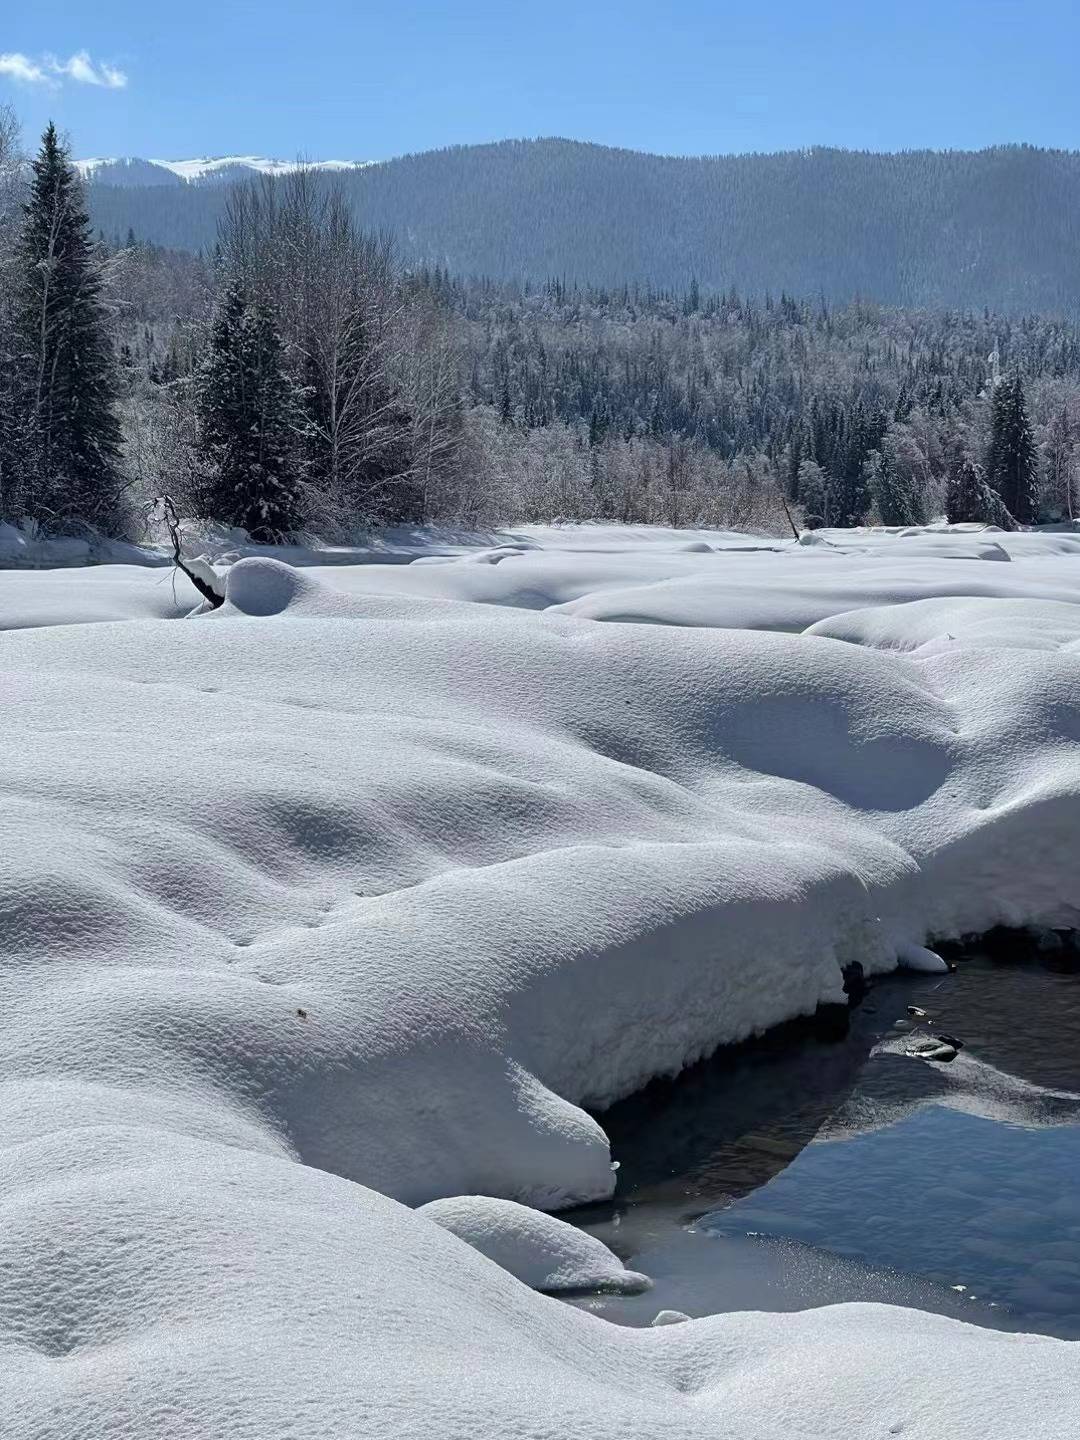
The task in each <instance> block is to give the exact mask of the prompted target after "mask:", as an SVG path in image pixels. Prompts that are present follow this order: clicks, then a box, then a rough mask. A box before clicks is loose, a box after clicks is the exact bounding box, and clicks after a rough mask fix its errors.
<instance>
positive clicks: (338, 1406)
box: [0, 527, 1080, 1437]
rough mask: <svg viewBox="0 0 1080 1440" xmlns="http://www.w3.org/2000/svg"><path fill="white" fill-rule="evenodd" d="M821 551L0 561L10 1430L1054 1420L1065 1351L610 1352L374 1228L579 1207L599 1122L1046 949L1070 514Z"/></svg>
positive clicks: (1059, 910)
mask: <svg viewBox="0 0 1080 1440" xmlns="http://www.w3.org/2000/svg"><path fill="white" fill-rule="evenodd" d="M821 539H822V541H823V543H820V544H816V545H813V546H806V547H794V546H788V547H787V548H786V549H784V550H777V549H775V548H773V547H774V545H775V542H769V544H768V545H761V544H760V543H759V542H753V541H749V542H748V539H747V537H744V536H730V535H720V534H717V535H714V536H706V535H704V534H701V535H697V534H695V535H694V536H692V537H688V536H686V535H685V534H680V533H679V532H657V531H651V532H636V531H633V530H628V531H618V530H616V529H614V528H612V527H608V528H606V529H605V528H604V527H588V528H586V529H582V530H574V529H572V528H570V527H567V528H566V529H562V530H547V531H541V530H535V531H532V532H530V533H529V535H528V537H527V543H526V542H525V541H524V540H520V541H519V543H518V544H517V545H509V546H508V545H501V546H499V547H496V548H495V549H488V550H472V551H470V550H466V551H465V552H464V553H462V554H460V555H456V556H455V555H450V554H440V555H432V556H431V557H430V558H428V559H426V560H425V562H424V563H421V564H412V565H401V564H389V565H380V564H377V563H366V564H363V565H358V566H349V565H335V566H333V567H332V568H327V569H322V570H318V571H316V570H313V569H305V570H302V571H301V570H296V569H292V568H289V567H288V566H285V565H282V564H281V563H280V562H277V561H275V560H271V559H265V558H258V557H255V558H249V559H246V560H242V561H240V562H238V563H237V564H235V565H233V566H232V568H231V569H230V570H229V572H228V598H227V601H226V604H225V606H224V607H223V608H222V609H221V610H219V611H216V612H214V613H213V614H212V615H198V616H195V617H194V618H191V619H190V620H184V621H182V623H169V624H163V623H162V620H163V619H165V618H168V617H177V616H180V615H183V614H184V613H186V611H188V610H191V609H193V608H194V604H195V598H197V597H194V596H193V595H192V594H191V592H190V591H189V592H187V593H185V588H184V582H180V581H178V582H176V585H175V590H174V588H173V582H172V579H171V577H168V578H166V574H164V573H163V572H162V571H160V570H154V569H147V568H143V569H138V568H136V567H123V566H104V567H99V568H96V569H92V570H80V571H72V570H68V571H63V572H49V571H40V572H34V571H20V572H4V573H0V605H2V607H3V610H4V615H5V619H4V621H3V622H0V623H6V624H7V625H9V626H11V625H13V624H14V625H15V627H16V628H9V629H8V630H7V633H5V634H4V635H3V636H2V637H0V646H2V653H3V660H2V668H3V672H4V676H3V693H4V694H5V696H6V697H7V700H8V707H7V718H8V723H9V732H10V734H11V740H12V744H11V758H10V761H9V764H8V766H7V767H6V777H5V792H6V799H5V805H4V807H3V809H2V811H0V817H2V823H3V824H4V827H5V835H6V839H7V851H6V853H7V855H8V856H9V857H10V860H9V865H8V867H7V873H6V874H5V875H4V877H3V894H2V903H3V906H4V910H5V914H6V915H7V921H6V924H5V927H4V929H3V932H2V934H0V948H2V952H3V961H4V963H3V967H2V970H0V975H2V978H0V987H2V1000H3V1008H2V1010H0V1017H2V1018H0V1053H2V1054H3V1056H4V1059H3V1062H2V1065H0V1085H2V1093H3V1096H4V1100H5V1105H4V1109H5V1113H6V1115H7V1117H8V1119H7V1126H6V1130H7V1133H6V1136H5V1143H4V1149H3V1151H2V1156H3V1161H2V1164H3V1171H2V1173H3V1182H2V1187H0V1204H2V1206H3V1216H2V1217H0V1218H2V1221H3V1229H2V1231H0V1234H2V1235H3V1239H2V1240H0V1249H2V1251H3V1259H4V1261H5V1265H6V1268H5V1269H4V1270H3V1272H2V1273H3V1275H4V1276H5V1277H7V1278H6V1279H5V1280H4V1281H3V1283H2V1284H0V1351H2V1352H3V1353H4V1356H5V1362H6V1369H7V1374H6V1376H5V1377H4V1378H3V1379H2V1380H0V1402H2V1407H0V1413H3V1414H5V1417H6V1427H5V1433H8V1429H7V1427H10V1433H12V1434H13V1435H16V1436H18V1435H23V1434H25V1435H27V1436H29V1435H32V1434H33V1435H41V1434H47V1435H53V1434H56V1435H57V1436H60V1435H64V1434H67V1433H76V1432H77V1430H78V1424H77V1423H76V1422H77V1421H78V1422H79V1423H82V1424H83V1425H84V1426H86V1427H89V1431H90V1433H102V1430H103V1427H106V1428H107V1427H108V1426H110V1425H111V1426H112V1428H111V1429H110V1430H109V1433H117V1434H123V1433H128V1432H130V1433H133V1434H134V1433H150V1434H154V1435H158V1434H160V1435H168V1434H173V1433H177V1434H179V1433H184V1434H185V1435H190V1434H195V1435H203V1434H206V1435H207V1436H209V1435H211V1434H214V1435H219V1434H222V1433H231V1429H230V1427H231V1425H232V1424H233V1422H232V1421H231V1420H229V1419H228V1418H227V1417H228V1415H229V1413H230V1406H231V1401H230V1399H229V1397H230V1395H235V1394H241V1395H242V1396H243V1397H244V1402H243V1407H242V1416H243V1420H244V1423H246V1424H249V1425H252V1426H256V1427H257V1428H258V1430H259V1433H260V1435H264V1436H268V1435H276V1434H285V1433H286V1430H285V1428H284V1424H285V1421H284V1420H283V1418H282V1417H283V1415H285V1414H286V1413H287V1414H289V1415H292V1413H293V1411H294V1410H295V1408H296V1406H297V1403H299V1402H302V1403H303V1405H304V1406H305V1407H307V1408H306V1410H305V1415H306V1417H307V1418H306V1419H305V1420H304V1422H303V1424H304V1426H305V1427H307V1428H304V1429H303V1431H302V1432H300V1433H303V1434H309V1433H310V1434H311V1435H312V1436H313V1437H314V1436H315V1435H324V1434H328V1433H335V1429H344V1430H353V1431H355V1432H356V1433H361V1434H365V1435H366V1434H372V1435H376V1434H383V1433H385V1434H403V1433H407V1434H409V1435H410V1436H411V1435H427V1434H431V1435H432V1436H434V1435H436V1434H437V1435H439V1436H446V1435H462V1436H464V1435H482V1434H491V1433H513V1434H521V1435H530V1434H534V1433H535V1434H540V1433H556V1432H558V1433H567V1434H569V1433H578V1431H580V1432H581V1433H588V1434H590V1435H596V1436H603V1435H608V1434H611V1435H615V1434H621V1435H625V1434H630V1433H633V1434H642V1435H644V1434H650V1435H651V1434H657V1435H659V1434H664V1435H669V1436H670V1435H676V1436H677V1435H688V1436H689V1435H704V1434H714V1433H716V1425H717V1424H718V1423H721V1422H723V1423H727V1424H730V1425H731V1426H733V1428H734V1431H735V1432H736V1433H739V1434H740V1435H744V1436H759V1435H760V1436H762V1437H765V1436H770V1437H771V1436H779V1435H781V1434H785V1433H790V1430H791V1425H792V1424H793V1423H794V1417H795V1416H796V1415H798V1416H799V1417H800V1423H809V1421H808V1420H807V1419H806V1417H807V1416H815V1417H816V1419H815V1421H814V1423H815V1424H817V1425H819V1427H820V1433H838V1434H853V1433H872V1432H871V1431H869V1430H868V1429H867V1427H868V1426H871V1425H877V1426H884V1429H883V1431H882V1433H885V1432H886V1431H887V1430H888V1425H887V1424H885V1421H886V1420H888V1422H889V1424H892V1423H894V1422H895V1423H903V1425H904V1427H905V1429H904V1433H905V1434H911V1435H917V1436H918V1435H927V1436H929V1435H931V1434H934V1435H935V1436H936V1435H937V1434H940V1433H941V1429H942V1426H944V1427H945V1428H946V1429H947V1430H948V1431H949V1432H950V1433H952V1434H954V1435H960V1436H963V1435H971V1436H976V1435H979V1436H980V1437H981V1436H983V1435H985V1434H987V1433H1004V1431H1003V1429H1002V1426H1006V1428H1007V1425H1008V1424H1011V1425H1012V1428H1013V1431H1014V1432H1015V1433H1021V1434H1024V1435H1025V1436H1026V1435H1031V1436H1033V1437H1057V1436H1059V1435H1060V1436H1062V1437H1064V1436H1065V1434H1066V1433H1068V1432H1067V1429H1066V1426H1067V1424H1071V1415H1072V1402H1071V1399H1070V1394H1071V1393H1073V1392H1072V1389H1071V1387H1075V1385H1076V1382H1077V1379H1080V1357H1078V1353H1077V1351H1076V1350H1075V1349H1074V1347H1071V1346H1069V1345H1066V1344H1064V1343H1062V1342H1055V1341H1050V1340H1043V1339H1041V1338H1040V1339H1035V1338H1033V1337H1015V1336H998V1335H987V1334H986V1332H969V1330H968V1328H967V1327H965V1326H962V1325H958V1324H955V1323H953V1322H948V1321H943V1320H938V1319H935V1318H934V1317H929V1316H922V1315H919V1316H915V1315H914V1312H904V1311H899V1310H893V1311H890V1310H887V1309H885V1308H884V1307H876V1306H867V1307H863V1306H856V1307H847V1306H845V1307H840V1308H837V1309H833V1310H826V1311H819V1312H808V1313H806V1314H803V1315H798V1316H788V1317H782V1318H781V1317H762V1316H746V1315H743V1316H738V1315H737V1316H726V1317H716V1318H714V1319H709V1320H703V1321H696V1322H693V1323H692V1324H691V1325H675V1326H671V1327H669V1328H668V1327H665V1328H664V1329H663V1330H661V1331H656V1332H653V1333H651V1334H644V1335H635V1336H627V1335H626V1333H625V1332H616V1331H615V1330H614V1327H609V1326H607V1325H606V1324H605V1323H604V1322H601V1321H598V1320H596V1319H594V1318H593V1317H590V1316H586V1315H578V1314H574V1313H572V1312H569V1311H566V1310H563V1309H560V1308H559V1307H558V1306H557V1304H556V1302H554V1301H551V1300H549V1299H547V1298H545V1297H542V1296H537V1295H535V1294H533V1293H532V1292H530V1291H529V1290H527V1289H525V1288H524V1287H523V1286H521V1285H520V1284H518V1282H516V1281H514V1280H513V1279H512V1278H511V1277H510V1276H508V1275H505V1274H504V1273H503V1272H502V1271H500V1270H499V1269H497V1268H496V1267H495V1266H494V1265H493V1264H492V1263H491V1262H490V1261H487V1260H485V1259H483V1258H482V1257H481V1256H479V1255H476V1254H475V1253H474V1252H473V1251H472V1250H471V1249H470V1248H469V1247H468V1246H467V1245H465V1244H464V1243H463V1242H462V1241H460V1240H459V1239H458V1238H457V1237H456V1236H454V1235H450V1234H446V1233H445V1232H444V1231H442V1230H441V1229H440V1228H439V1227H438V1226H436V1225H435V1224H433V1223H432V1222H431V1221H430V1220H428V1219H425V1218H424V1217H423V1216H418V1215H415V1214H410V1213H409V1212H408V1211H407V1210H405V1209H403V1208H402V1206H401V1205H400V1204H398V1203H396V1202H399V1201H403V1202H405V1203H406V1204H407V1205H410V1206H415V1205H419V1204H422V1203H424V1202H427V1201H433V1200H438V1199H440V1198H442V1197H453V1196H461V1195H471V1194H486V1195H491V1196H495V1197H504V1198H506V1199H509V1200H517V1201H525V1202H527V1203H528V1204H531V1205H533V1206H540V1207H544V1208H558V1207H561V1206H565V1205H567V1204H570V1203H573V1202H575V1201H579V1200H586V1199H596V1198H602V1197H604V1196H605V1195H607V1194H609V1193H610V1190H611V1187H612V1171H611V1168H610V1165H611V1159H612V1157H611V1155H610V1153H609V1148H608V1144H607V1139H606V1137H605V1135H604V1133H603V1131H602V1129H601V1127H600V1124H598V1123H597V1121H596V1120H595V1119H594V1118H592V1116H591V1115H589V1114H588V1113H586V1109H585V1108H583V1107H588V1108H589V1109H596V1108H599V1107H602V1106H604V1105H605V1104H608V1103H610V1102H611V1101H613V1100H615V1099H618V1098H620V1097H621V1096H624V1095H627V1094H629V1093H631V1092H633V1091H634V1090H636V1089H638V1088H640V1087H641V1086H642V1085H643V1084H645V1083H646V1082H647V1081H648V1080H650V1079H651V1078H653V1077H655V1076H658V1075H670V1074H674V1073H677V1072H678V1071H679V1070H680V1069H681V1068H683V1067H684V1066H686V1065H688V1064H690V1063H692V1062H693V1061H694V1060H696V1059H699V1058H700V1057H701V1056H703V1055H705V1054H707V1053H710V1052H711V1051H712V1050H714V1049H716V1047H717V1046H718V1045H721V1044H727V1043H732V1042H735V1041H739V1040H742V1039H745V1038H746V1037H748V1036H750V1035H753V1034H755V1033H760V1032H761V1031H762V1030H764V1029H767V1028H768V1027H769V1026H771V1025H774V1024H777V1023H780V1022H782V1021H785V1020H788V1019H790V1018H791V1017H793V1016H797V1015H805V1014H810V1013H812V1012H813V1010H814V1008H815V1007H816V1006H817V1005H819V1004H822V1003H825V1004H829V1003H843V1001H844V994H843V982H842V970H843V967H844V966H845V965H847V964H849V963H850V962H852V961H858V962H859V963H860V964H862V965H863V966H864V968H865V970H866V971H867V973H875V972H881V971H885V970H888V969H891V968H892V967H894V966H895V964H896V963H897V959H898V956H899V955H901V954H903V953H904V952H905V951H908V950H910V948H911V947H918V946H921V945H924V944H925V943H926V942H927V941H928V939H929V938H930V937H932V936H939V937H948V936H959V935H962V934H966V933H971V932H979V931H985V930H988V929H990V928H992V927H993V926H995V925H1001V924H1004V925H1037V926H1047V927H1053V926H1060V927H1063V928H1072V927H1074V926H1075V925H1076V924H1077V919H1078V916H1080V895H1078V894H1077V890H1076V879H1075V877H1076V874H1077V862H1078V860H1080V839H1078V838H1077V837H1078V835H1080V827H1078V825H1077V820H1078V818H1080V666H1078V664H1077V661H1078V657H1080V603H1078V601H1080V537H1076V536H1073V535H1066V534H1060V535H1052V534H1047V535H1037V534H1031V535H1008V536H1004V535H988V534H975V533H971V532H965V531H962V530H961V531H959V532H957V531H951V532H950V531H942V530H938V531H929V532H925V533H905V534H902V535H895V534H894V535H887V534H881V533H879V534H874V533H871V532H849V533H848V534H840V533H839V532H829V533H827V534H824V535H822V537H821ZM748 544H750V545H751V546H752V547H753V546H754V545H755V544H758V548H749V549H748V548H747V545H748ZM163 582H164V583H163ZM86 619H91V620H95V621H97V622H98V623H95V624H92V625H87V624H84V623H80V621H83V620H86ZM627 620H632V621H636V622H639V623H631V624H628V623H625V622H626V621H627ZM612 622H617V623H612ZM618 622H622V623H618ZM643 622H651V623H643ZM615 1158H617V1157H615ZM296 1162H300V1163H299V1164H298V1163H296ZM376 1192H382V1193H381V1194H377V1193H376ZM465 1332H467V1335H468V1339H469V1341H470V1345H471V1346H473V1347H474V1349H473V1351H472V1352H471V1353H480V1354H483V1355H484V1356H485V1357H486V1365H487V1367H488V1368H485V1365H484V1363H481V1364H480V1365H477V1364H476V1363H475V1362H474V1361H473V1360H472V1359H470V1360H468V1361H467V1362H463V1359H462V1356H463V1355H464V1353H465V1351H464V1350H463V1348H462V1347H463V1338H464V1333H465ZM796 1342H797V1343H798V1345H799V1346H800V1347H802V1348H801V1352H800V1353H799V1355H798V1358H797V1360H796V1359H794V1358H793V1357H794V1356H795V1352H794V1351H793V1350H792V1348H791V1347H792V1345H793V1344H794V1343H796ZM991 1356H992V1357H993V1359H992V1360H991V1359H990V1357H991ZM223 1357H224V1358H223ZM808 1357H816V1358H808ZM463 1363H465V1364H466V1369H467V1373H464V1374H463V1373H462V1365H463ZM840 1365H842V1366H843V1369H844V1379H843V1383H839V1381H838V1380H837V1375H836V1372H837V1367H838V1366H840ZM762 1366H764V1367H765V1369H764V1378H763V1377H762V1371H761V1367H762ZM279 1371H287V1372H288V1373H289V1379H290V1385H291V1387H292V1389H291V1393H292V1395H293V1397H294V1398H293V1403H292V1404H291V1405H290V1404H289V1402H288V1401H287V1399H286V1392H285V1391H284V1390H283V1388H282V1387H283V1384H284V1377H283V1375H282V1374H280V1373H279ZM796 1371H798V1375H799V1378H798V1380H797V1381H796ZM991 1371H992V1378H989V1375H990V1372H991ZM808 1372H809V1373H816V1374H818V1375H819V1376H820V1378H821V1382H822V1383H821V1387H820V1389H817V1388H815V1386H814V1385H812V1384H810V1383H809V1381H808V1378H807V1376H808ZM376 1377H378V1378H377V1379H376ZM755 1377H756V1378H755ZM900 1392H902V1393H900ZM435 1393H439V1394H440V1396H441V1400H440V1406H439V1409H438V1411H437V1412H436V1411H434V1410H433V1409H432V1406H431V1397H432V1396H433V1395H434V1394H435ZM27 1395H34V1396H35V1399H34V1400H33V1402H32V1403H31V1404H30V1405H29V1407H27V1405H26V1399H25V1397H26V1396H27ZM448 1395H449V1396H450V1397H451V1398H449V1399H447V1396H448ZM152 1397H153V1398H152ZM160 1397H165V1398H160ZM140 1406H150V1407H153V1409H154V1413H155V1414H160V1417H161V1418H160V1419H159V1420H156V1421H155V1422H154V1425H153V1426H151V1427H146V1426H144V1428H143V1429H141V1430H138V1429H137V1428H136V1429H132V1428H131V1427H132V1426H133V1425H134V1426H137V1423H138V1422H137V1420H136V1418H135V1417H137V1416H138V1415H139V1414H140V1410H139V1407H140ZM161 1406H165V1407H166V1408H165V1409H164V1410H161V1409H160V1407H161ZM285 1406H288V1410H287V1411H286V1410H285V1409H283V1408H282V1407H285ZM45 1407H48V1412H49V1413H52V1414H54V1415H59V1416H61V1417H62V1418H61V1419H60V1420H59V1421H58V1422H56V1423H55V1424H53V1426H52V1428H50V1426H49V1422H47V1421H46V1419H45V1415H46V1413H47V1412H46V1408H45ZM627 1407H629V1408H627ZM673 1407H674V1408H673ZM785 1415H787V1416H788V1418H787V1420H785V1418H784V1417H785ZM122 1417H127V1418H126V1419H124V1418H122ZM830 1426H831V1427H833V1428H832V1429H829V1428H828V1427H830ZM125 1427H126V1428H125ZM560 1427H561V1429H560ZM811 1428H813V1427H812V1426H811ZM289 1433H298V1432H289ZM816 1433H817V1432H816Z"/></svg>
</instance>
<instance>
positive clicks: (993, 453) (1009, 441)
mask: <svg viewBox="0 0 1080 1440" xmlns="http://www.w3.org/2000/svg"><path fill="white" fill-rule="evenodd" d="M986 474H987V479H988V481H989V483H990V485H991V486H992V488H993V489H994V490H996V491H997V493H998V495H999V496H1000V497H1001V501H1002V503H1003V505H1004V506H1005V508H1006V510H1008V512H1009V514H1010V515H1012V516H1013V518H1014V519H1015V520H1017V521H1019V523H1020V524H1021V525H1033V524H1034V523H1035V521H1036V520H1037V519H1038V512H1039V475H1038V464H1037V460H1036V455H1035V441H1034V440H1033V439H1032V435H1031V423H1030V421H1029V420H1028V413H1027V400H1026V398H1025V395H1024V382H1023V380H1022V379H1021V377H1020V372H1019V370H1015V371H1013V373H1012V375H1011V376H1006V378H1005V379H1004V380H1002V381H1001V382H1000V383H999V384H998V385H997V386H996V387H995V389H994V402H993V422H992V431H991V437H990V450H989V453H988V455H987V459H986Z"/></svg>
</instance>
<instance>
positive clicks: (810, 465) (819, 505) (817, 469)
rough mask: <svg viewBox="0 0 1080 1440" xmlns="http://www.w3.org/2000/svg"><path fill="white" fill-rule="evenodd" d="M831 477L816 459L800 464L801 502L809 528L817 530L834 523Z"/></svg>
mask: <svg viewBox="0 0 1080 1440" xmlns="http://www.w3.org/2000/svg"><path fill="white" fill-rule="evenodd" d="M830 498H831V497H830V490H829V477H828V476H827V475H826V474H825V471H824V470H823V469H822V468H821V466H820V465H819V464H818V463H817V461H816V460H809V459H807V460H804V461H803V462H802V464H801V465H800V466H799V503H800V504H801V505H802V507H803V513H804V517H805V525H806V528H807V529H808V530H817V529H819V528H820V527H821V526H822V525H829V524H831V523H832V520H831V517H830V514H829V510H830V504H829V502H830Z"/></svg>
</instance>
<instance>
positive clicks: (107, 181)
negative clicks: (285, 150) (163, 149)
mask: <svg viewBox="0 0 1080 1440" xmlns="http://www.w3.org/2000/svg"><path fill="white" fill-rule="evenodd" d="M74 163H75V168H76V169H77V170H78V171H79V173H80V174H81V175H82V177H83V179H85V180H93V181H94V182H95V183H98V184H102V185H124V186H142V185H183V184H189V185H190V184H199V183H204V182H205V183H208V184H214V183H226V182H228V181H232V180H246V179H249V178H250V177H251V176H252V175H288V174H290V173H291V172H292V171H294V170H299V169H301V168H302V167H304V168H307V169H309V170H328V171H344V170H359V169H361V168H363V166H365V165H368V164H370V163H372V162H370V161H367V160H310V161H301V160H273V159H268V158H267V157H266V156H264V155H215V156H202V157H201V158H199V159H197V160H142V159H139V158H137V157H134V156H132V157H125V158H111V159H100V158H99V159H91V160H76V161H75V162H74Z"/></svg>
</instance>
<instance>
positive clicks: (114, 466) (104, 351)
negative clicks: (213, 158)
mask: <svg viewBox="0 0 1080 1440" xmlns="http://www.w3.org/2000/svg"><path fill="white" fill-rule="evenodd" d="M16 265H17V278H16V288H17V295H16V300H15V307H16V363H17V369H18V393H17V401H16V408H17V415H16V418H15V424H16V426H17V428H18V431H19V442H20V449H21V451H22V456H23V467H22V468H23V474H22V476H21V480H22V485H21V490H22V494H21V500H22V504H23V506H24V508H25V510H26V511H27V513H29V514H30V515H32V516H34V517H35V518H37V519H39V520H42V521H45V522H47V523H51V524H55V523H56V522H58V521H59V522H61V523H62V522H64V521H70V520H73V519H81V520H86V521H91V522H97V523H107V522H108V521H109V520H110V519H111V518H112V514H111V512H112V510H113V508H114V506H115V502H116V496H117V490H118V487H119V468H120V445H121V432H120V425H119V421H118V419H117V415H116V408H115V407H116V402H117V398H118V381H117V374H116V367H115V362H114V358H113V353H112V345H111V342H110V336H109V326H108V316H107V312H106V308H105V304H104V300H103V296H102V272H101V265H100V261H99V258H98V255H97V253H96V252H95V248H94V243H93V240H92V237H91V230H90V221H89V219H88V217H87V214H86V210H85V208H84V203H83V194H82V185H81V182H80V180H79V177H78V175H77V174H76V172H75V170H74V169H73V168H72V166H71V165H70V163H69V160H68V152H67V150H66V148H65V147H64V146H63V145H62V144H61V142H60V140H59V138H58V137H57V134H56V129H55V127H54V126H53V125H52V124H51V123H50V125H49V127H48V129H47V130H46V131H45V134H44V136H43V138H42V142H41V150H40V152H39V154H38V156H37V158H36V159H35V160H34V162H33V169H32V179H31V184H30V197H29V200H28V201H27V204H26V206H25V215H24V221H23V227H22V234H21V236H20V240H19V245H18V250H17V255H16Z"/></svg>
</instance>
